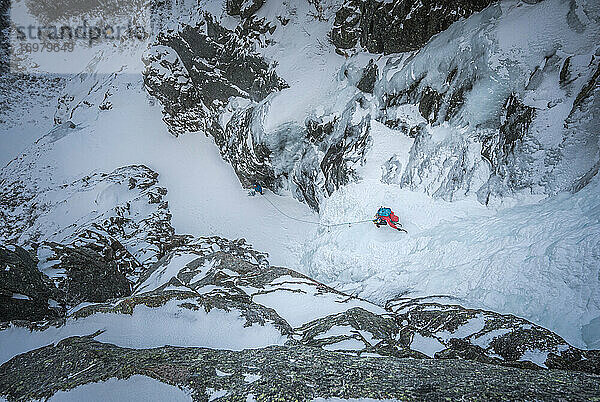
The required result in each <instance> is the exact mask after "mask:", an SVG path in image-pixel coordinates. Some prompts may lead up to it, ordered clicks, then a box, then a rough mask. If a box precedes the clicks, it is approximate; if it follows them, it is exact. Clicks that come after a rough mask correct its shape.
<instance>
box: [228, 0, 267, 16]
mask: <svg viewBox="0 0 600 402" xmlns="http://www.w3.org/2000/svg"><path fill="white" fill-rule="evenodd" d="M264 3H265V0H252V1H251V2H247V1H244V0H227V2H226V3H225V9H226V10H227V14H229V15H239V16H241V17H242V18H248V17H250V16H251V15H253V14H254V13H256V12H257V11H258V10H259V9H260V8H261V7H262V5H263V4H264Z"/></svg>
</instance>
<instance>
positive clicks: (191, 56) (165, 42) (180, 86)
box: [144, 3, 287, 137]
mask: <svg viewBox="0 0 600 402" xmlns="http://www.w3.org/2000/svg"><path fill="white" fill-rule="evenodd" d="M232 4H233V3H232ZM236 4H237V3H236ZM244 21H246V22H245V23H244V24H241V25H240V26H239V27H238V31H235V32H234V31H230V30H228V29H226V28H224V27H222V26H221V25H219V24H218V22H216V21H214V20H213V17H212V16H211V15H210V14H206V15H205V18H204V20H203V21H201V23H200V24H199V25H198V26H194V27H192V26H184V27H183V28H182V29H180V30H179V31H176V32H175V31H172V30H171V31H167V32H165V33H162V34H160V35H159V36H158V38H157V41H156V43H155V44H154V46H152V47H151V49H150V50H149V51H148V52H147V54H146V55H145V57H144V63H145V64H146V69H145V71H144V83H145V85H146V88H147V90H148V92H149V93H150V94H151V95H152V96H154V97H156V98H157V99H158V100H159V101H160V102H161V103H162V105H163V108H164V109H163V113H164V116H165V117H164V118H165V121H166V122H167V124H168V125H169V128H170V129H171V131H172V132H173V133H174V134H175V135H178V134H182V133H184V132H186V131H199V130H204V131H206V132H207V133H208V134H211V135H213V136H215V137H217V136H219V135H220V130H222V129H223V127H219V124H218V122H217V121H216V117H217V114H218V113H219V112H220V111H221V110H222V109H223V108H224V107H225V105H226V104H227V102H228V100H229V98H230V97H240V98H246V99H248V100H251V101H255V102H256V101H260V100H262V99H264V98H265V97H266V96H267V95H268V94H269V93H271V92H273V91H276V90H280V89H282V88H285V87H286V86H287V85H286V84H285V82H284V81H283V80H282V79H281V78H279V77H278V76H277V74H276V73H275V72H274V70H273V66H272V65H270V64H269V63H268V62H267V61H265V60H264V59H263V58H262V57H260V56H259V55H258V54H257V53H255V52H253V51H252V47H251V45H250V44H248V43H246V42H245V41H247V40H249V39H248V38H247V37H248V36H250V37H251V36H252V35H251V33H254V35H258V36H259V37H260V36H262V35H263V34H265V33H266V32H269V31H271V30H272V28H271V27H270V26H269V25H261V23H260V22H257V21H255V20H244Z"/></svg>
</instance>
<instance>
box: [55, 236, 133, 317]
mask: <svg viewBox="0 0 600 402" xmlns="http://www.w3.org/2000/svg"><path fill="white" fill-rule="evenodd" d="M46 246H47V247H49V248H51V249H52V251H53V252H54V254H55V256H56V257H55V258H56V259H57V260H59V261H60V262H59V263H58V264H56V265H55V266H54V269H59V270H62V271H64V273H65V278H64V280H61V281H60V282H59V289H61V290H63V291H64V294H65V300H66V302H67V304H68V305H71V306H76V305H77V304H79V303H81V302H84V301H87V302H105V301H107V300H110V299H114V298H117V297H126V296H129V295H130V294H131V283H130V282H129V281H128V280H127V278H126V277H125V274H124V273H123V272H120V271H119V267H118V264H117V261H116V260H115V258H114V254H113V253H112V252H108V253H107V255H104V256H103V255H101V254H99V253H98V252H96V251H94V250H93V249H92V247H87V246H81V247H69V246H64V245H60V244H57V243H49V244H46Z"/></svg>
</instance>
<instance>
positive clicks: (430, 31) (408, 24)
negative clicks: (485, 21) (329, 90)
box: [331, 0, 492, 54]
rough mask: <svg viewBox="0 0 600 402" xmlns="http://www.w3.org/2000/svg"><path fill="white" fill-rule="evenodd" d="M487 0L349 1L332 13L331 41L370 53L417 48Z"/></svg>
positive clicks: (475, 10) (343, 46)
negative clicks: (358, 46)
mask: <svg viewBox="0 0 600 402" xmlns="http://www.w3.org/2000/svg"><path fill="white" fill-rule="evenodd" d="M490 3H492V1H490V0H461V1H452V2H445V1H437V0H421V1H404V0H394V1H374V0H348V1H345V2H344V3H343V5H342V7H341V8H340V9H339V10H338V11H337V12H336V14H335V22H334V26H333V29H332V30H331V40H332V41H333V43H334V44H335V46H336V47H338V48H339V49H351V48H354V47H355V46H357V45H358V44H360V46H361V47H362V48H364V49H366V50H368V51H369V52H371V53H384V54H390V53H398V52H407V51H411V50H417V49H419V48H420V47H421V46H423V45H424V44H425V43H427V41H428V40H429V39H430V38H431V37H432V36H433V35H435V34H437V33H439V32H442V31H444V30H445V29H447V28H448V27H449V26H450V25H451V24H452V23H453V22H455V21H458V20H459V19H461V18H466V17H468V16H469V15H471V14H472V13H474V12H477V11H481V10H483V9H484V8H485V7H486V6H488V5H489V4H490Z"/></svg>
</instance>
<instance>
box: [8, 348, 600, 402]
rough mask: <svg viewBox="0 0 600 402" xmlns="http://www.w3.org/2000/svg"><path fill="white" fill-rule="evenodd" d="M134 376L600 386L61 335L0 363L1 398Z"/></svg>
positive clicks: (466, 367) (242, 395) (260, 390)
mask: <svg viewBox="0 0 600 402" xmlns="http://www.w3.org/2000/svg"><path fill="white" fill-rule="evenodd" d="M48 365H51V366H52V368H53V369H52V370H48V369H47V367H48ZM16 373H18V376H17V375H16ZM290 373H293V375H291V374H290ZM134 374H141V375H146V376H149V377H152V378H154V379H157V380H159V381H162V382H165V383H168V384H172V385H176V386H178V387H180V388H183V389H187V390H190V391H191V393H192V399H193V400H198V401H202V400H209V398H213V399H216V398H219V399H220V400H238V399H239V400H245V399H247V398H248V397H251V398H252V397H253V398H259V399H263V398H264V399H265V400H277V399H286V400H288V399H294V400H310V399H314V398H317V397H324V398H332V397H338V398H344V399H347V398H376V399H388V398H396V399H411V400H413V399H418V400H420V399H424V400H439V399H462V400H478V399H481V398H484V399H496V398H501V399H511V400H520V399H536V400H537V399H539V400H553V399H563V398H567V399H589V398H594V397H596V396H597V390H598V386H599V384H600V378H599V377H598V376H596V375H589V374H583V373H574V372H568V371H558V370H556V371H535V370H522V369H516V368H508V367H498V366H493V365H485V364H480V363H473V362H468V361H462V360H440V361H435V360H434V361H428V360H414V359H397V358H364V357H362V358H358V357H353V356H348V355H346V354H342V353H334V352H330V351H324V350H321V349H318V348H311V347H305V346H287V347H284V346H273V347H268V348H263V349H248V350H243V351H240V352H236V351H228V350H214V349H205V348H178V347H172V346H164V347H161V348H155V349H127V348H121V347H118V346H115V345H111V344H108V343H101V342H97V341H94V340H93V336H91V337H73V338H68V339H65V340H63V341H61V342H59V343H58V344H57V345H56V346H54V345H49V346H45V347H42V348H40V349H37V350H34V351H31V352H28V353H26V354H23V355H20V356H17V357H16V358H14V359H12V360H11V361H9V362H8V363H5V364H4V365H2V366H0V390H1V391H0V395H2V396H5V397H7V398H8V399H9V400H28V399H41V398H48V397H50V396H52V395H54V393H56V392H57V391H58V390H70V389H73V388H75V387H77V386H80V385H83V384H88V383H90V382H98V381H105V380H107V379H109V378H112V377H116V378H120V379H127V378H129V377H130V376H132V375H134ZM507 384H510V386H507ZM565 384H568V386H565ZM217 391H219V392H218V393H217Z"/></svg>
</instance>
